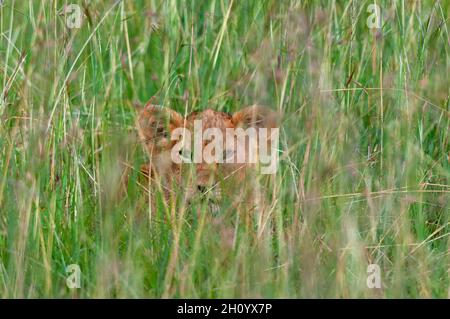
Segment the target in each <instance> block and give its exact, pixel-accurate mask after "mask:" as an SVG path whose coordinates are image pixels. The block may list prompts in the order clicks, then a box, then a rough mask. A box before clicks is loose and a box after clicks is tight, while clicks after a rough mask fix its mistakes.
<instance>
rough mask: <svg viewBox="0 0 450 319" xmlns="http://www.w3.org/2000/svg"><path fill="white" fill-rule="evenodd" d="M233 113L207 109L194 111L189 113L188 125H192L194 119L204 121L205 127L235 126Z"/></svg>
mask: <svg viewBox="0 0 450 319" xmlns="http://www.w3.org/2000/svg"><path fill="white" fill-rule="evenodd" d="M231 119H232V117H231V115H229V114H227V113H224V112H218V111H214V110H211V109H206V110H204V111H202V112H193V113H191V114H189V116H188V118H187V121H188V126H192V125H193V124H194V121H199V120H200V121H202V125H203V128H214V127H216V128H227V127H233V123H232V121H231Z"/></svg>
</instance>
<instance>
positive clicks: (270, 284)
mask: <svg viewBox="0 0 450 319" xmlns="http://www.w3.org/2000/svg"><path fill="white" fill-rule="evenodd" d="M376 2H377V4H378V5H379V6H380V8H381V11H382V25H381V28H380V29H377V28H372V29H371V28H369V27H368V25H367V19H368V18H369V16H370V14H371V13H370V12H368V11H367V8H368V6H369V4H372V3H373V2H372V1H332V0H330V1H308V0H306V1H293V0H286V1H276V0H268V1H253V0H250V1H225V0H211V1H200V0H194V1H175V0H167V1H152V0H150V1H119V2H114V1H87V2H83V3H82V2H79V1H77V0H73V1H72V2H70V1H67V2H65V1H35V0H28V1H18V0H16V1H14V0H5V1H4V3H3V5H2V7H1V8H0V83H1V84H2V89H1V90H0V93H1V95H0V296H1V297H4V298H14V297H25V298H31V297H63V298H71V297H77V298H86V297H94V298H100V297H118V298H123V297H131V298H137V297H150V298H160V297H194V298H197V297H205V298H210V297H213V298H219V297H270V298H272V297H273V298H278V297H287V298H311V297H320V298H324V297H331V298H342V297H353V298H394V297H400V298H404V297H413V298H415V297H438V298H446V297H448V296H449V295H450V256H449V252H450V236H449V235H450V208H449V207H450V141H449V139H450V97H449V96H450V80H449V71H450V35H449V31H448V29H449V13H450V2H448V1H436V2H434V1H381V2H380V1H376ZM70 3H74V4H79V5H80V6H81V7H82V11H83V20H82V24H81V27H80V28H72V29H70V28H68V27H67V25H66V22H67V20H66V19H67V15H64V14H63V11H64V10H63V8H64V5H65V4H70ZM151 97H153V99H154V101H155V102H157V103H159V104H163V105H165V106H170V107H172V108H174V109H176V110H177V111H179V112H181V113H185V112H188V113H189V112H191V111H193V110H202V109H205V108H207V107H209V108H213V109H215V110H221V111H226V112H234V111H236V110H239V109H240V108H242V107H243V106H245V105H250V104H253V103H259V104H264V105H267V106H270V107H272V108H273V109H274V110H278V111H280V112H281V113H282V114H283V120H282V123H281V143H280V156H281V161H280V165H279V169H278V172H277V174H276V176H275V177H274V178H272V180H271V181H270V189H271V191H270V193H269V194H268V195H267V196H269V206H270V207H269V208H270V209H267V210H265V212H264V213H263V214H257V213H255V214H252V215H250V216H249V214H248V212H243V211H234V212H233V211H231V212H228V213H227V214H225V215H224V216H219V217H218V216H211V215H210V214H207V213H206V210H205V211H202V210H203V207H202V206H195V207H180V206H179V205H178V204H177V203H171V205H168V206H166V207H165V206H163V203H162V202H161V203H159V206H158V207H159V209H158V210H157V211H156V212H150V207H149V205H148V200H147V198H148V194H146V191H145V185H143V184H142V182H141V181H140V177H139V167H140V165H141V164H142V163H144V162H145V161H146V160H147V159H146V154H145V153H144V152H143V149H142V146H141V145H140V143H139V141H138V140H137V138H136V129H135V125H134V123H135V117H136V111H137V110H138V109H139V107H140V105H142V104H143V103H144V102H145V101H147V100H148V99H149V98H151ZM198 213H199V214H198ZM218 218H220V222H217V220H218ZM70 264H77V265H79V267H80V269H81V288H79V289H69V288H68V287H67V286H66V278H67V274H66V267H67V266H68V265H70ZM369 264H377V265H379V267H380V270H381V278H382V287H381V288H380V289H369V288H368V287H367V285H366V279H367V276H368V273H367V266H368V265H369Z"/></svg>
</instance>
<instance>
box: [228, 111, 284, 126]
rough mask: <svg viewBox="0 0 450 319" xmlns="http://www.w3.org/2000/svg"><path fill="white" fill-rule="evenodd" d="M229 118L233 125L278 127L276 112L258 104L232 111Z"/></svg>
mask: <svg viewBox="0 0 450 319" xmlns="http://www.w3.org/2000/svg"><path fill="white" fill-rule="evenodd" d="M231 120H232V122H233V124H234V126H235V127H242V128H248V127H255V128H263V127H264V128H275V127H278V114H277V113H276V112H275V111H272V110H271V109H269V108H268V107H265V106H260V105H252V106H248V107H246V108H244V109H242V110H240V111H238V112H236V113H234V114H233V116H232V119H231Z"/></svg>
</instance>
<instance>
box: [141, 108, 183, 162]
mask: <svg viewBox="0 0 450 319" xmlns="http://www.w3.org/2000/svg"><path fill="white" fill-rule="evenodd" d="M182 125H183V117H182V116H181V115H180V114H179V113H178V112H176V111H174V110H172V109H169V108H167V107H163V106H159V105H152V104H147V105H146V106H145V107H144V109H143V110H142V111H140V112H139V115H138V118H137V123H136V126H137V129H138V132H139V137H140V138H141V140H142V142H143V143H144V145H145V147H146V149H147V151H148V152H149V154H150V156H151V155H152V154H154V153H155V152H156V153H158V152H160V151H162V150H167V149H168V148H170V147H171V144H172V141H171V140H170V134H171V132H172V131H173V130H174V129H175V128H177V127H181V126H182Z"/></svg>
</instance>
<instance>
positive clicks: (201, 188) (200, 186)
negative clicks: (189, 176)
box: [197, 185, 208, 194]
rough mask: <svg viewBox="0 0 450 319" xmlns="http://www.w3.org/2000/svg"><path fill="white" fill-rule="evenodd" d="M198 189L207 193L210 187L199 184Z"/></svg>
mask: <svg viewBox="0 0 450 319" xmlns="http://www.w3.org/2000/svg"><path fill="white" fill-rule="evenodd" d="M197 189H198V190H199V191H200V192H201V193H203V194H204V193H206V191H207V190H208V187H206V186H202V185H197Z"/></svg>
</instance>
